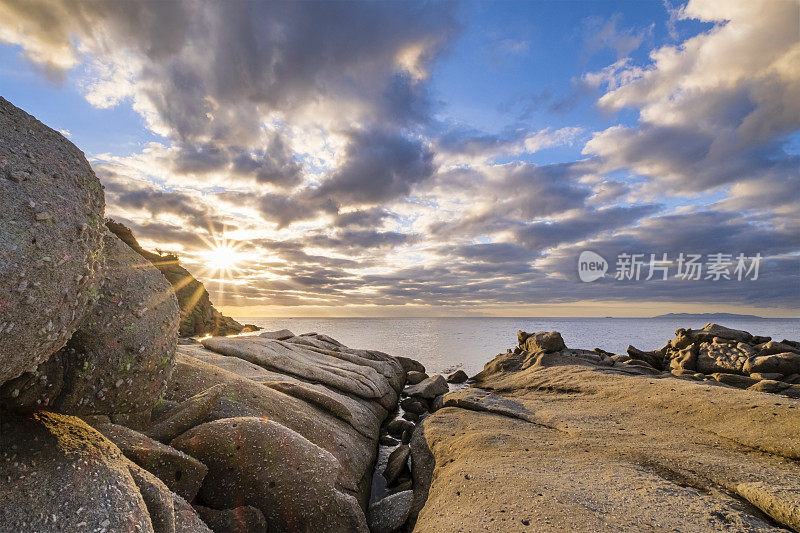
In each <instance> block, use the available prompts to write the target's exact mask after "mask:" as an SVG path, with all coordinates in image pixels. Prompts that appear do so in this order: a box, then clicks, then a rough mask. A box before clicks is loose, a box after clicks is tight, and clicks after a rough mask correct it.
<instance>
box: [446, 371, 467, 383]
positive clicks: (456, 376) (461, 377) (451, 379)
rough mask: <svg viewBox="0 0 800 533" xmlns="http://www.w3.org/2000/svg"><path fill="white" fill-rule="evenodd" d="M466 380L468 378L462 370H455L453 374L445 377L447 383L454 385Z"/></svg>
mask: <svg viewBox="0 0 800 533" xmlns="http://www.w3.org/2000/svg"><path fill="white" fill-rule="evenodd" d="M468 379H469V376H468V375H467V373H466V372H464V371H463V370H456V371H455V372H453V373H452V374H450V375H449V376H447V382H448V383H455V384H459V383H465V382H466V381H467V380H468Z"/></svg>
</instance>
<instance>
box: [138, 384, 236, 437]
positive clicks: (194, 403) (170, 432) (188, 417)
mask: <svg viewBox="0 0 800 533" xmlns="http://www.w3.org/2000/svg"><path fill="white" fill-rule="evenodd" d="M224 391H225V387H223V386H222V385H214V386H213V387H209V388H208V389H206V390H204V391H203V392H201V393H199V394H195V395H194V396H192V397H191V398H187V399H186V400H184V401H182V402H180V403H179V404H178V405H177V406H175V407H174V408H173V409H172V410H170V411H167V412H166V413H164V415H163V416H162V418H161V419H159V420H157V421H156V423H155V424H154V425H152V426H151V427H149V428H148V429H147V432H146V433H147V435H148V436H149V437H150V438H153V439H155V440H157V441H161V442H169V441H171V440H172V439H174V438H175V437H177V436H178V435H180V434H181V433H183V432H184V431H188V430H189V429H191V428H193V427H195V426H197V425H198V424H200V423H201V422H203V420H205V419H206V418H207V417H208V415H209V414H211V411H212V410H213V409H214V407H215V406H216V405H217V403H218V402H219V400H220V398H221V397H222V394H223V392H224Z"/></svg>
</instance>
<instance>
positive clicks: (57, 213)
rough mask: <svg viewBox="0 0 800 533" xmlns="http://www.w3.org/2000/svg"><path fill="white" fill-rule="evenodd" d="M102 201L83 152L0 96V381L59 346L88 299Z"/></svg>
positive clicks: (96, 277) (97, 277)
mask: <svg viewBox="0 0 800 533" xmlns="http://www.w3.org/2000/svg"><path fill="white" fill-rule="evenodd" d="M104 206H105V202H104V199H103V189H102V187H101V185H100V182H99V181H98V179H97V177H96V176H95V175H94V172H93V171H92V169H91V168H90V167H89V163H87V162H86V159H85V158H84V157H83V153H82V152H81V151H80V150H78V149H77V148H76V147H75V146H74V145H73V144H72V143H70V142H69V141H68V140H67V139H65V138H64V137H63V136H62V135H60V134H59V133H57V132H56V131H54V130H52V129H50V128H48V127H47V126H45V125H44V124H42V123H41V122H39V121H38V120H36V119H35V118H33V117H32V116H30V115H28V114H27V113H25V112H24V111H22V110H20V109H18V108H16V107H14V106H13V105H12V104H10V103H9V102H8V101H7V100H5V99H3V98H0V383H3V382H5V381H8V380H9V379H12V378H15V377H17V376H19V375H20V374H22V373H23V372H30V371H33V370H34V369H35V368H36V367H37V365H39V364H40V363H42V362H43V361H45V360H47V358H49V357H50V355H51V354H53V353H54V352H56V351H58V350H59V349H61V348H62V347H63V346H64V344H65V343H66V342H67V340H69V338H70V337H71V336H72V334H73V333H74V332H75V330H76V329H77V328H78V326H79V325H80V323H81V321H82V320H83V317H84V315H85V314H86V313H87V312H88V311H89V310H90V309H91V308H92V306H93V305H94V301H95V300H96V298H97V296H98V289H99V286H100V281H101V274H102V272H101V270H102V256H101V251H102V246H103V242H102V240H103V230H102V226H103V211H104Z"/></svg>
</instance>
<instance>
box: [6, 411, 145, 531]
mask: <svg viewBox="0 0 800 533" xmlns="http://www.w3.org/2000/svg"><path fill="white" fill-rule="evenodd" d="M130 464H131V463H130V461H129V460H128V459H126V458H125V457H124V456H123V455H122V453H121V452H120V451H119V449H118V448H117V447H116V446H114V445H113V444H112V443H111V442H110V441H108V440H107V439H106V438H104V437H103V436H102V435H101V434H100V433H98V432H97V431H95V430H94V429H92V428H91V427H89V426H88V425H86V423H84V422H83V421H82V420H80V419H79V418H76V417H72V416H66V415H58V414H54V413H48V412H39V413H35V414H30V415H11V414H8V413H4V414H3V416H2V421H0V479H2V480H3V481H2V490H0V527H2V528H3V530H4V531H14V532H22V531H37V532H41V533H49V532H53V533H60V532H64V531H101V530H105V531H141V532H151V533H152V532H153V527H152V524H151V520H150V516H149V513H148V510H147V507H146V506H145V503H144V500H143V499H142V496H141V494H140V492H139V489H138V487H137V485H136V483H135V482H134V479H133V478H132V476H131V473H130V470H129V465H130ZM134 466H135V465H134Z"/></svg>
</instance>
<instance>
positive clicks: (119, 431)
mask: <svg viewBox="0 0 800 533" xmlns="http://www.w3.org/2000/svg"><path fill="white" fill-rule="evenodd" d="M94 428H95V429H96V430H97V431H99V432H100V433H102V434H103V435H104V436H105V437H106V438H107V439H108V440H110V441H111V442H113V443H114V444H116V446H117V447H118V448H119V449H120V450H121V451H122V453H123V454H124V455H125V457H127V458H128V459H130V460H131V461H133V462H134V463H136V464H137V465H139V466H140V467H142V468H144V469H145V470H147V471H148V472H150V473H151V474H153V475H154V476H156V477H157V478H158V479H160V480H161V481H162V482H163V483H164V484H165V485H166V486H167V487H169V490H170V491H172V492H175V493H176V494H178V495H179V496H181V497H182V498H184V499H186V500H189V501H192V500H193V499H194V497H195V496H196V495H197V491H198V490H200V484H201V483H202V482H203V478H204V477H205V475H206V472H207V471H208V469H207V468H206V466H205V465H204V464H203V463H201V462H200V461H198V460H197V459H195V458H194V457H190V456H188V455H186V454H185V453H183V452H181V451H179V450H176V449H175V448H172V447H171V446H167V445H166V444H162V443H160V442H158V441H155V440H153V439H151V438H149V437H147V436H146V435H143V434H141V433H139V432H137V431H134V430H132V429H128V428H126V427H124V426H118V425H116V424H98V425H96V426H94ZM170 501H171V500H170Z"/></svg>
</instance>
